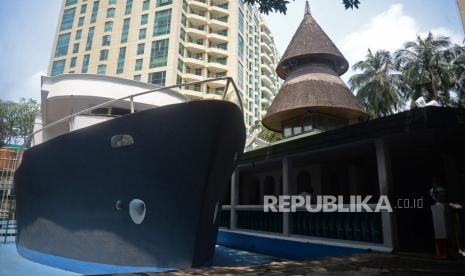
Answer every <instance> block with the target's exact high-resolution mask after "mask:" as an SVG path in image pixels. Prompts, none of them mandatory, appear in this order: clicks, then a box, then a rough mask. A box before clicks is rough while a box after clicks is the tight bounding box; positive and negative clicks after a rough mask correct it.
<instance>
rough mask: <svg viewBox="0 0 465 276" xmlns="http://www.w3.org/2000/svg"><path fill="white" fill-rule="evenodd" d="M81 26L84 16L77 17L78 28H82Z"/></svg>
mask: <svg viewBox="0 0 465 276" xmlns="http://www.w3.org/2000/svg"><path fill="white" fill-rule="evenodd" d="M82 25H84V16H82V17H79V21H78V27H82Z"/></svg>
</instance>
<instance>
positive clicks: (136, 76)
mask: <svg viewBox="0 0 465 276" xmlns="http://www.w3.org/2000/svg"><path fill="white" fill-rule="evenodd" d="M134 80H135V81H141V80H142V76H141V75H134Z"/></svg>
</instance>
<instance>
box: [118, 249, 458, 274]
mask: <svg viewBox="0 0 465 276" xmlns="http://www.w3.org/2000/svg"><path fill="white" fill-rule="evenodd" d="M129 275H131V276H162V275H169V276H172V275H175V276H177V275H183V276H190V275H314V276H320V275H321V276H332V275H342V276H345V275H347V276H349V275H366V276H372V275H394V276H404V275H419V276H420V275H421V276H430V275H431V276H433V275H461V276H464V275H465V260H462V261H437V260H433V259H431V258H428V257H421V258H420V257H411V256H404V255H391V254H379V253H367V254H359V255H352V256H345V257H328V258H321V259H317V260H308V261H274V262H272V263H268V264H262V265H252V266H250V265H248V266H228V267H211V268H204V269H187V270H181V271H174V272H165V273H136V274H124V276H129ZM118 276H123V275H118Z"/></svg>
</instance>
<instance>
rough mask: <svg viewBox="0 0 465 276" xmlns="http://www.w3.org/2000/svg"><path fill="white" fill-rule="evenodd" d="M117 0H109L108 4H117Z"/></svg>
mask: <svg viewBox="0 0 465 276" xmlns="http://www.w3.org/2000/svg"><path fill="white" fill-rule="evenodd" d="M116 2H117V0H108V5H115V4H116Z"/></svg>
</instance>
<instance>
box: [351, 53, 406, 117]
mask: <svg viewBox="0 0 465 276" xmlns="http://www.w3.org/2000/svg"><path fill="white" fill-rule="evenodd" d="M352 69H353V70H354V71H361V72H360V73H358V74H355V75H353V76H352V77H351V78H350V80H349V84H350V86H351V89H352V91H355V92H356V93H357V95H356V98H357V100H358V101H359V103H360V104H361V105H362V106H363V107H364V108H365V110H366V111H367V112H368V113H370V115H371V116H373V117H380V116H386V115H391V114H393V113H395V112H396V111H397V110H398V109H399V108H400V107H401V106H402V97H401V94H400V92H399V90H398V84H399V80H400V76H399V74H398V73H397V72H396V71H395V69H394V64H393V61H392V57H391V54H390V53H389V52H388V51H377V52H375V53H374V54H373V52H372V51H371V50H368V54H367V55H366V58H365V60H362V61H359V62H357V63H356V64H354V66H352Z"/></svg>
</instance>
